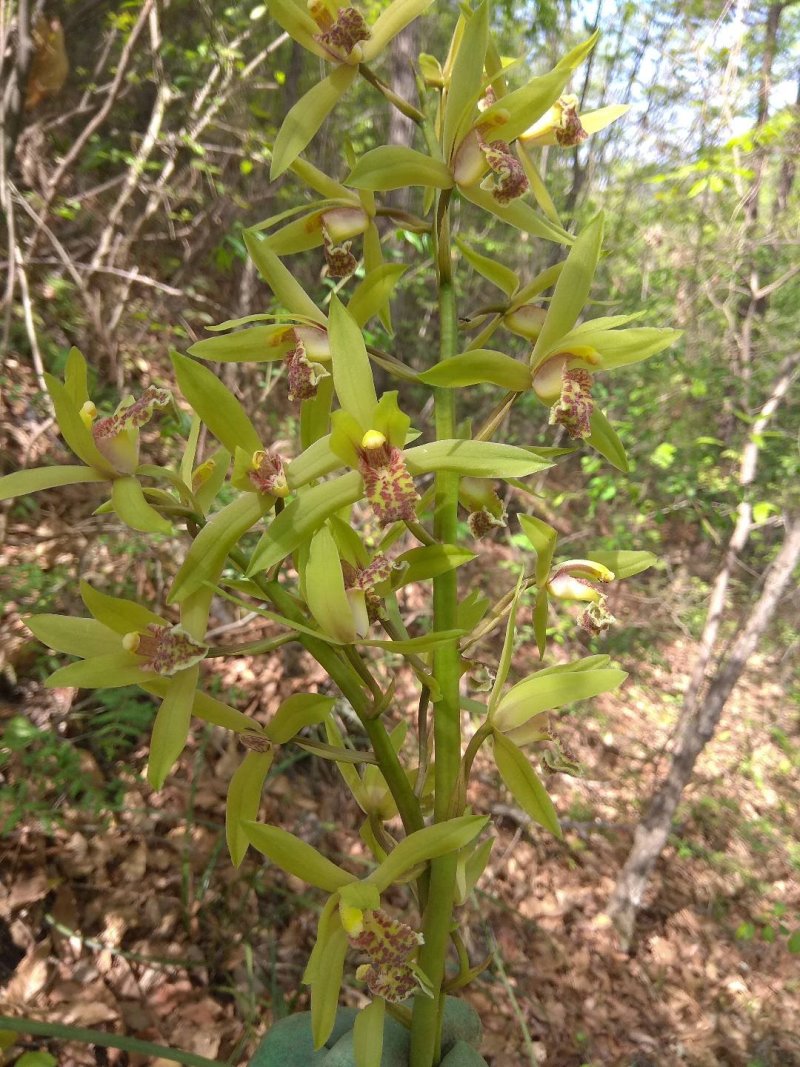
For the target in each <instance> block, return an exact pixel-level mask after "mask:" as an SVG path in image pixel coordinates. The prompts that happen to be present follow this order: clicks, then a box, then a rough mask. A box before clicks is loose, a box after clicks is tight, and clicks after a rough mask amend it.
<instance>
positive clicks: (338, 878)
mask: <svg viewBox="0 0 800 1067" xmlns="http://www.w3.org/2000/svg"><path fill="white" fill-rule="evenodd" d="M243 826H244V832H245V835H246V837H247V840H248V841H249V842H250V844H251V845H252V846H253V847H254V848H257V849H258V851H259V852H263V854H264V855H265V856H267V857H268V858H269V859H271V860H272V862H273V863H276V864H277V865H278V866H279V867H280V868H281V869H282V870H284V871H286V872H287V874H293V875H295V877H297V878H302V879H303V881H304V882H308V884H309V885H313V886H316V887H317V889H324V890H325V892H326V893H335V892H336V890H337V889H339V888H340V887H341V886H343V885H347V883H348V882H354V881H355V880H356V879H355V877H354V876H353V875H352V874H348V873H347V871H343V870H342V868H341V867H337V866H336V864H335V863H331V861H330V860H329V859H326V858H325V856H323V855H322V853H320V852H317V850H316V849H315V848H312V846H311V845H309V844H308V843H307V842H306V841H303V840H301V839H300V838H299V837H295V836H294V834H290V833H288V831H286V830H281V829H280V828H279V827H278V826H268V825H267V824H266V823H262V822H254V821H253V822H251V821H248V822H245V823H244V824H243Z"/></svg>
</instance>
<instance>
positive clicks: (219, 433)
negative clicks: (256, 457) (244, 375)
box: [172, 352, 262, 455]
mask: <svg viewBox="0 0 800 1067" xmlns="http://www.w3.org/2000/svg"><path fill="white" fill-rule="evenodd" d="M172 365H173V366H174V368H175V377H176V378H177V379H178V385H179V386H180V388H181V392H182V393H183V395H184V396H185V397H186V399H187V400H188V401H189V403H190V404H191V406H192V409H193V410H194V411H196V412H197V414H198V415H199V416H200V418H201V419H202V420H203V422H204V423H205V424H206V426H207V427H208V428H209V430H211V432H212V433H213V434H214V436H215V437H216V438H217V440H218V441H219V442H220V443H221V444H223V445H224V446H225V447H226V448H227V450H228V451H229V452H230V453H231V455H235V453H236V449H237V448H243V449H244V450H245V452H250V453H253V452H258V451H259V449H260V448H261V447H262V445H261V438H260V437H259V436H258V434H257V433H256V430H255V427H254V426H253V424H252V422H251V421H250V419H249V418H248V416H247V413H246V412H245V410H244V408H243V407H242V405H241V404H240V403H239V401H238V400H237V399H236V397H235V396H234V395H233V393H232V392H231V391H230V390H229V389H227V388H226V387H225V386H224V385H223V384H222V382H221V381H220V380H219V378H217V376H216V374H214V373H213V372H212V371H210V370H209V369H208V367H204V366H203V365H202V364H200V363H195V361H194V360H193V359H189V358H188V356H182V355H180V353H178V352H173V353H172Z"/></svg>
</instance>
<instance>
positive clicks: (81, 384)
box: [64, 345, 89, 411]
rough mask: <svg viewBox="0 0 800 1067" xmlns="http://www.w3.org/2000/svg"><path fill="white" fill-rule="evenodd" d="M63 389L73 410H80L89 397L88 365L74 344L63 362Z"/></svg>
mask: <svg viewBox="0 0 800 1067" xmlns="http://www.w3.org/2000/svg"><path fill="white" fill-rule="evenodd" d="M64 389H65V390H66V392H67V395H68V396H69V398H70V400H71V401H72V403H73V405H74V407H75V410H76V411H80V409H81V408H82V407H83V405H84V404H85V403H86V401H87V400H88V399H89V367H88V365H87V363H86V360H85V359H84V358H83V355H82V353H81V352H80V350H79V349H77V348H76V347H75V346H74V345H73V346H72V348H71V349H70V350H69V355H68V356H67V361H66V363H65V364H64Z"/></svg>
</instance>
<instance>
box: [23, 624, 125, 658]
mask: <svg viewBox="0 0 800 1067" xmlns="http://www.w3.org/2000/svg"><path fill="white" fill-rule="evenodd" d="M25 625H26V626H27V627H28V629H29V630H30V631H31V633H32V634H33V636H34V637H35V638H37V640H39V641H41V642H42V644H45V645H47V646H48V648H52V649H53V651H54V652H64V653H66V654H67V655H68V656H83V657H85V656H102V655H105V654H109V655H111V654H114V653H117V652H121V651H122V640H121V638H120V635H119V634H118V633H115V632H114V631H113V630H109V628H108V627H107V626H103V624H102V623H100V622H97V620H96V619H83V618H81V617H80V616H74V615H31V616H30V618H28V619H27V621H26V624H25Z"/></svg>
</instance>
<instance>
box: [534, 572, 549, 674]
mask: <svg viewBox="0 0 800 1067" xmlns="http://www.w3.org/2000/svg"><path fill="white" fill-rule="evenodd" d="M549 605H550V600H549V597H548V596H547V590H546V589H544V588H543V589H540V590H539V592H538V593H537V594H536V603H535V604H534V605H533V636H534V637H535V638H536V648H537V649H538V652H539V659H542V658H543V657H544V650H545V648H546V647H547V615H548V609H549Z"/></svg>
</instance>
